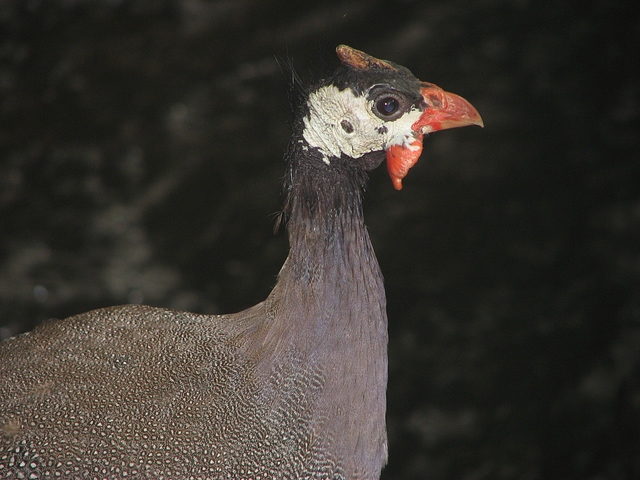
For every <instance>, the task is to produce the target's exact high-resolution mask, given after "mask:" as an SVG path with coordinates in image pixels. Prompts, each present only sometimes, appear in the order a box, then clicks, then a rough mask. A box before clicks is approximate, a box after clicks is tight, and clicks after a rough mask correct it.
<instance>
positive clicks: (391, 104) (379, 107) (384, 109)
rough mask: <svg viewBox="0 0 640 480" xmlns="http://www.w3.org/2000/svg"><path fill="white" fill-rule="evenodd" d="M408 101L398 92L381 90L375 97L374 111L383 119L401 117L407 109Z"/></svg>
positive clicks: (388, 119)
mask: <svg viewBox="0 0 640 480" xmlns="http://www.w3.org/2000/svg"><path fill="white" fill-rule="evenodd" d="M406 107H407V101H406V99H405V98H404V97H403V96H402V95H400V94H399V93H397V92H389V91H388V90H387V91H386V92H380V94H379V95H378V96H377V98H376V97H374V101H373V108H372V110H373V113H374V114H375V115H376V116H377V117H379V118H381V119H382V120H386V121H390V120H395V119H396V118H400V117H401V116H402V115H403V114H404V112H405V111H406Z"/></svg>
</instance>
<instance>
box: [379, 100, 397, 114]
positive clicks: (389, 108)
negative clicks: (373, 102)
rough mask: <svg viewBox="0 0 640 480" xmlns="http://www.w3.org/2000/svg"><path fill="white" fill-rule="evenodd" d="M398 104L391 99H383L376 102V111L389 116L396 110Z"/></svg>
mask: <svg viewBox="0 0 640 480" xmlns="http://www.w3.org/2000/svg"><path fill="white" fill-rule="evenodd" d="M398 107H399V103H398V100H396V99H395V98H393V97H385V98H383V99H382V100H380V101H378V111H379V112H380V113H382V114H384V115H391V114H393V113H395V112H396V111H397V110H398Z"/></svg>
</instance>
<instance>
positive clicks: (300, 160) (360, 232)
mask: <svg viewBox="0 0 640 480" xmlns="http://www.w3.org/2000/svg"><path fill="white" fill-rule="evenodd" d="M289 162H290V170H289V174H288V177H287V191H288V200H287V205H286V207H285V212H287V213H288V216H289V221H288V224H287V228H288V233H289V243H290V252H289V256H288V258H287V261H286V262H285V265H284V267H283V269H282V271H281V273H280V276H279V283H280V282H285V283H287V285H288V287H289V288H299V289H302V290H303V292H304V293H305V298H306V299H307V300H308V301H311V302H313V305H307V307H309V308H311V307H316V308H318V309H320V310H322V311H323V312H325V316H326V312H329V311H332V312H335V313H336V314H335V315H334V316H335V319H328V318H327V319H325V321H323V322H321V323H322V324H323V325H316V327H317V328H319V329H320V332H319V333H320V334H321V335H322V336H325V335H327V334H328V333H329V332H325V331H323V330H324V328H331V329H334V328H337V329H338V331H336V332H335V333H334V334H340V330H342V329H345V328H349V329H352V328H353V327H354V326H355V325H354V324H353V322H354V321H360V322H364V323H366V324H367V325H366V326H365V325H362V327H363V328H367V329H370V328H371V327H372V325H369V323H370V322H374V323H375V322H378V323H380V324H381V326H384V330H385V338H386V314H385V294H384V287H383V281H382V274H381V272H380V267H379V265H378V261H377V259H376V256H375V253H374V251H373V247H372V245H371V241H370V239H369V234H368V232H367V229H366V227H365V225H364V217H363V213H362V191H363V188H364V186H365V184H366V181H367V174H366V171H365V170H364V169H363V168H362V166H361V165H360V163H359V162H358V161H357V160H355V161H354V159H352V158H349V157H342V158H335V157H334V158H330V159H326V158H324V157H323V156H322V155H321V154H320V153H319V152H318V151H317V150H313V149H308V148H307V149H305V144H304V141H301V142H296V145H295V146H294V148H293V153H292V154H291V155H290V159H289ZM347 320H349V322H348V323H345V324H341V323H340V322H341V321H347ZM382 324H384V325H382ZM374 331H375V332H376V334H377V333H379V332H378V330H377V329H375V328H374ZM351 334H353V332H351Z"/></svg>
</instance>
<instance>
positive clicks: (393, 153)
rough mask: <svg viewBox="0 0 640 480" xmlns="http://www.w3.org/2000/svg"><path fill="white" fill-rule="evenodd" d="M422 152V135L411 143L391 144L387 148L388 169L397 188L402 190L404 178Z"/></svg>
mask: <svg viewBox="0 0 640 480" xmlns="http://www.w3.org/2000/svg"><path fill="white" fill-rule="evenodd" d="M421 153H422V135H418V136H417V137H416V140H414V141H413V143H411V145H391V146H390V147H389V148H388V149H387V170H388V171H389V176H390V177H391V181H392V182H393V186H394V188H395V189H396V190H402V179H403V178H404V177H406V176H407V173H408V172H409V169H410V168H411V167H413V166H414V165H415V164H416V162H417V161H418V158H420V154H421Z"/></svg>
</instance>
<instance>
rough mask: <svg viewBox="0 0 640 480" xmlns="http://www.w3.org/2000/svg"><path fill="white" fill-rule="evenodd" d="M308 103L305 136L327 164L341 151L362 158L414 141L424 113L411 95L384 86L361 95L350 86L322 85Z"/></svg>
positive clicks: (313, 93) (337, 156)
mask: <svg viewBox="0 0 640 480" xmlns="http://www.w3.org/2000/svg"><path fill="white" fill-rule="evenodd" d="M394 102H395V103H394ZM307 106H308V109H309V113H308V115H307V116H306V117H305V118H304V130H303V137H304V139H305V140H306V142H307V143H308V144H309V146H310V147H315V148H317V149H318V150H319V151H320V153H321V154H322V155H323V161H324V162H325V163H326V164H327V165H329V164H330V158H331V157H336V158H339V157H340V156H341V155H342V154H344V155H347V156H349V157H351V158H360V157H362V156H363V155H365V154H367V153H370V152H375V151H381V150H386V149H387V148H389V147H390V146H391V145H409V144H411V142H412V140H413V135H414V132H413V130H412V129H411V126H412V125H413V124H414V123H415V122H416V121H417V120H418V119H419V118H420V115H421V114H422V112H421V110H420V109H419V108H418V107H417V106H416V105H415V104H413V103H412V102H411V101H410V100H409V99H408V98H406V97H405V96H403V95H402V94H401V93H399V92H397V91H394V90H393V89H392V88H391V87H388V86H385V85H377V86H374V87H372V88H370V89H369V91H368V92H367V93H365V94H362V95H358V94H356V93H355V92H354V91H353V90H352V89H350V88H345V89H344V90H340V89H339V88H337V87H336V86H335V85H327V86H323V87H320V88H319V89H317V90H315V91H314V92H312V93H311V94H310V95H309V99H308V102H307Z"/></svg>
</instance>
